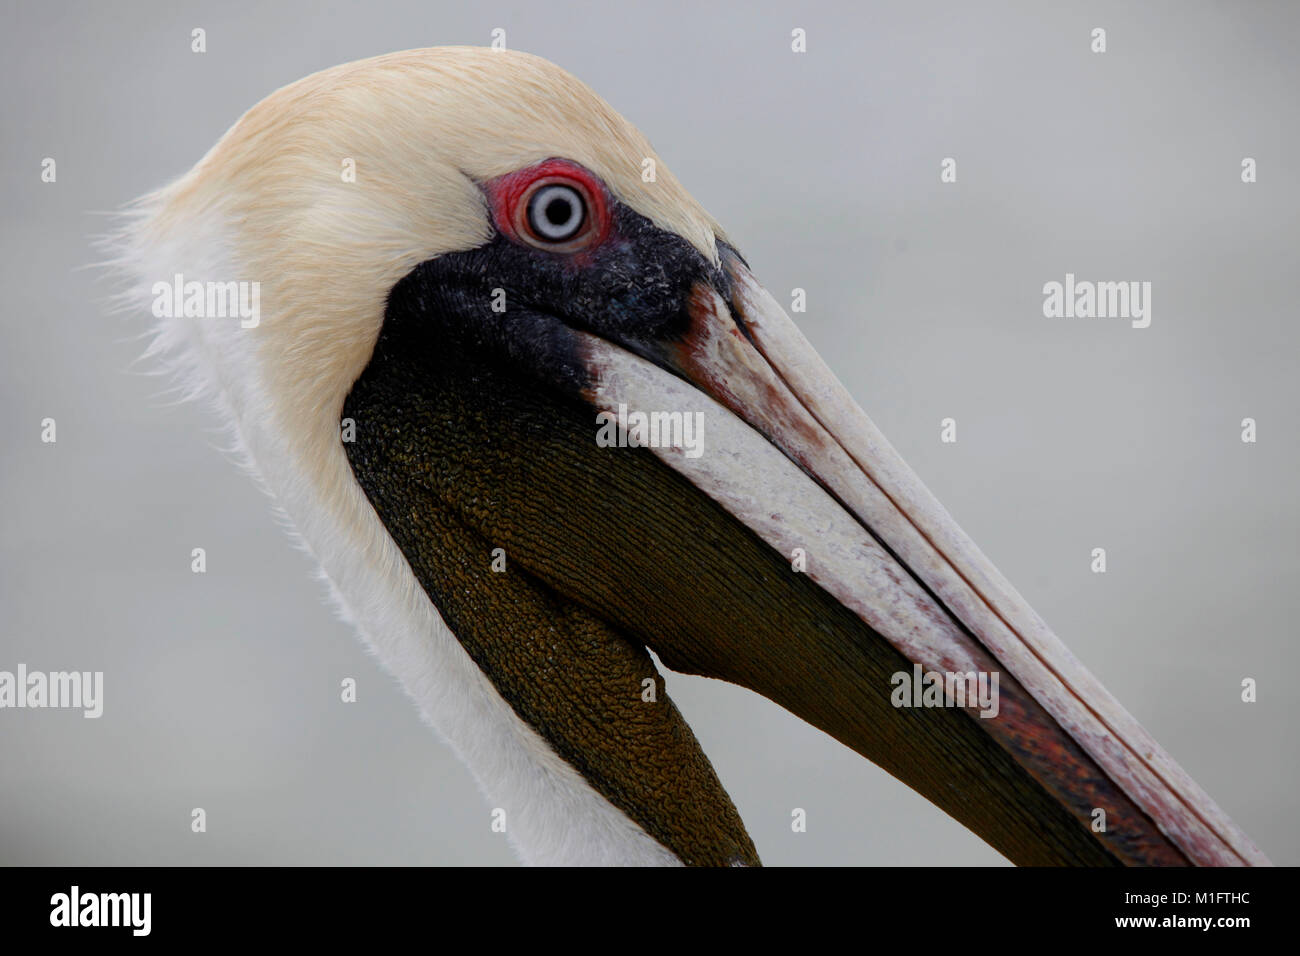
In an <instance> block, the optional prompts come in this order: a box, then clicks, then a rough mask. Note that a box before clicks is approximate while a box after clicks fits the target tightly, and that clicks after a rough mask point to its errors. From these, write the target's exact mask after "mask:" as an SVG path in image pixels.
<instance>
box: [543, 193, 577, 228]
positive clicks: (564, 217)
mask: <svg viewBox="0 0 1300 956" xmlns="http://www.w3.org/2000/svg"><path fill="white" fill-rule="evenodd" d="M571 215H573V208H572V206H571V205H570V203H569V200H567V199H565V198H563V197H562V196H556V197H555V198H554V199H552V200H551V201H550V202H548V203H547V204H546V221H547V222H549V223H550V224H551V225H552V226H562V225H564V224H565V223H566V222H568V221H569V217H570V216H571Z"/></svg>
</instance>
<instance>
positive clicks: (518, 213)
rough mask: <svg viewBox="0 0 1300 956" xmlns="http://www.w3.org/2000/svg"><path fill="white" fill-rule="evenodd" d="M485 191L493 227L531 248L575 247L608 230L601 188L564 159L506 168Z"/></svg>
mask: <svg viewBox="0 0 1300 956" xmlns="http://www.w3.org/2000/svg"><path fill="white" fill-rule="evenodd" d="M487 192H488V198H489V200H490V201H491V204H492V216H493V219H495V220H496V226H497V229H499V230H500V231H501V233H502V234H503V235H504V236H506V237H507V238H509V239H513V240H515V241H516V242H522V243H525V244H527V245H530V246H532V247H533V248H535V249H542V250H544V251H546V252H564V253H568V252H581V251H583V250H586V249H591V248H593V247H594V246H597V245H599V244H600V243H601V242H603V241H604V239H605V236H606V235H608V234H609V203H608V201H607V199H606V193H605V187H604V186H603V185H602V184H601V182H600V180H598V179H597V178H596V177H595V176H593V175H592V174H591V173H590V172H588V171H587V170H586V169H584V168H583V167H582V166H579V165H578V164H577V163H573V162H570V161H569V160H567V159H547V160H543V161H542V162H540V163H537V164H536V165H534V166H529V167H527V168H525V169H520V170H517V171H515V172H513V173H507V174H506V175H505V176H501V177H498V178H497V179H494V180H492V181H491V182H490V183H488V185H487ZM539 199H542V200H544V202H541V203H539V202H538V201H537V200H539ZM566 204H568V205H567V206H566ZM574 204H580V206H581V208H580V209H576V208H573V206H574Z"/></svg>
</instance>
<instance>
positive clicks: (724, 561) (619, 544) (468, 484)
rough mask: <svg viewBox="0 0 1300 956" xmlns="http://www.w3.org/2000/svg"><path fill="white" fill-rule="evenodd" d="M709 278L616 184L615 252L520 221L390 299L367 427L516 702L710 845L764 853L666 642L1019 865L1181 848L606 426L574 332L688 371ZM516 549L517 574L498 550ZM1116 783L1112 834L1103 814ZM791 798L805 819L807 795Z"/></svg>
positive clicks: (651, 828)
mask: <svg viewBox="0 0 1300 956" xmlns="http://www.w3.org/2000/svg"><path fill="white" fill-rule="evenodd" d="M698 282H707V283H710V284H712V285H713V286H714V288H716V289H718V290H719V291H721V292H722V293H723V295H724V298H729V296H728V295H727V291H728V290H727V285H726V279H725V277H724V276H723V275H722V273H721V272H719V271H718V270H717V269H716V268H715V267H713V265H712V264H711V263H710V262H709V261H708V260H707V259H705V258H704V257H703V256H702V255H700V254H699V252H698V251H697V250H695V249H694V247H692V246H691V245H690V244H689V243H687V242H686V241H685V240H684V239H682V238H681V237H680V236H677V235H674V234H671V233H668V232H664V231H663V230H660V229H658V228H656V227H655V226H654V225H653V224H651V223H650V222H649V221H648V220H646V219H645V218H644V217H642V216H640V215H638V214H637V213H635V212H633V211H632V210H630V209H628V208H626V207H623V206H621V205H619V204H617V203H612V204H611V228H610V231H609V234H608V236H607V237H606V239H605V241H604V242H603V243H602V244H601V245H600V246H599V247H597V248H595V249H593V250H590V251H587V252H582V253H578V254H559V253H550V252H546V251H543V250H539V249H535V248H533V247H531V246H528V245H526V244H524V243H522V242H519V241H517V240H512V239H509V238H507V237H506V236H504V235H500V234H498V235H496V236H494V237H493V238H492V239H491V240H490V241H489V242H487V243H486V244H484V245H483V246H481V247H480V248H477V249H473V250H469V251H466V252H460V253H455V254H451V255H446V256H441V257H439V258H437V259H434V260H431V261H429V262H425V263H422V264H421V265H420V266H418V267H416V269H414V270H413V271H412V272H411V273H410V274H409V275H408V276H406V277H405V278H404V279H403V280H402V281H401V282H399V283H398V284H397V286H396V287H395V288H394V289H393V291H392V293H391V295H390V296H389V301H388V307H387V311H386V314H385V320H384V326H383V329H382V331H381V334H380V337H379V340H378V342H377V344H376V346H375V351H374V354H373V357H372V359H371V362H370V364H369V366H368V367H367V368H366V370H365V372H364V373H363V374H362V376H361V377H360V378H359V379H358V381H357V382H356V384H355V385H354V387H353V390H352V392H351V394H350V395H349V396H348V399H347V401H346V403H345V406H344V413H343V414H344V417H347V418H352V419H353V420H354V421H355V423H356V428H355V433H356V440H355V441H354V442H351V443H347V444H346V445H345V449H346V451H347V454H348V458H349V461H350V462H351V464H352V468H353V472H354V474H355V475H356V478H357V480H358V482H359V483H360V484H361V487H362V488H363V489H364V490H365V492H366V494H367V496H368V497H369V499H370V502H371V504H372V505H373V506H374V507H375V510H376V511H377V512H378V514H379V516H380V517H381V519H382V520H383V521H384V524H385V526H386V527H387V528H388V530H389V532H390V534H392V536H393V538H394V540H395V541H396V542H397V544H398V546H399V547H400V548H401V550H402V552H403V554H404V555H405V556H406V558H407V560H408V562H409V563H410V565H411V568H412V570H413V571H414V573H415V575H416V577H417V578H418V580H419V581H420V583H421V584H422V586H423V587H424V589H425V591H426V593H427V594H428V595H429V597H430V599H431V600H432V601H433V603H434V604H435V605H436V606H437V607H438V609H439V611H440V612H441V614H442V615H443V617H444V619H445V620H446V622H447V624H448V625H449V626H450V628H451V629H452V631H453V632H454V633H455V635H456V637H457V638H458V640H459V641H460V642H461V644H462V645H463V646H464V648H465V650H466V651H467V652H468V653H469V655H470V656H471V658H473V660H474V661H475V663H476V664H477V665H478V666H479V667H480V669H481V670H482V671H483V673H484V674H485V675H486V676H487V677H488V679H489V680H490V681H491V682H492V684H493V685H494V687H495V688H496V689H497V691H498V692H499V693H500V694H501V696H502V697H503V698H504V699H505V700H506V701H507V702H508V703H509V704H510V706H511V707H512V708H513V709H514V711H515V713H516V714H518V715H519V717H520V718H521V719H522V720H523V721H524V722H525V723H527V724H528V725H529V726H531V727H532V728H534V729H535V730H536V731H537V732H538V733H539V734H540V735H541V736H542V737H543V738H544V739H545V740H546V741H547V742H548V743H549V744H550V746H551V747H552V748H553V749H554V750H555V751H556V753H557V754H559V756H560V757H562V758H563V759H564V760H565V761H567V762H568V763H569V764H570V765H571V766H572V767H574V768H575V769H576V770H577V771H578V772H579V773H581V774H582V775H583V777H584V778H585V779H586V780H587V781H588V782H589V783H590V784H591V786H592V787H594V788H595V789H596V791H597V792H599V793H600V794H601V795H603V796H604V797H605V798H606V799H607V800H609V801H610V802H611V803H612V804H613V805H614V806H616V807H618V808H619V809H620V810H622V811H623V812H624V813H625V814H627V815H628V816H629V817H630V818H631V819H632V820H634V821H636V822H637V823H638V824H639V825H640V826H641V827H642V829H644V830H645V831H646V832H647V833H648V834H650V836H652V837H653V838H654V839H656V840H658V841H659V842H660V843H661V844H663V845H664V846H665V847H667V848H669V849H670V850H672V851H673V852H674V853H675V854H676V855H677V856H678V857H679V858H680V859H681V860H682V861H683V862H686V863H688V864H696V865H731V864H734V863H745V864H750V865H754V864H757V863H758V857H757V853H756V852H755V850H754V846H753V843H752V842H751V841H750V839H749V836H748V834H747V833H746V832H745V828H744V825H743V824H742V822H741V820H740V817H739V815H738V814H737V812H736V810H735V807H734V806H733V804H732V802H731V800H730V798H729V797H728V795H727V793H726V791H725V790H724V789H723V787H722V785H721V783H720V782H719V781H718V779H717V776H716V774H715V773H714V771H713V768H712V766H711V764H710V763H709V761H708V759H707V758H706V757H705V756H704V754H703V752H702V750H701V748H700V747H699V745H698V743H697V742H696V740H695V738H694V735H693V734H692V733H691V730H690V728H689V727H688V726H687V724H686V721H685V720H684V719H683V718H682V716H681V714H680V713H679V712H678V711H677V709H676V707H675V706H674V705H673V704H672V702H671V701H670V700H669V698H668V696H667V694H666V693H665V691H664V683H663V678H662V677H661V675H659V674H658V673H657V671H656V670H655V667H654V664H653V662H652V661H651V659H650V656H649V654H648V653H647V648H651V649H653V650H654V651H655V652H656V653H657V654H658V655H659V656H660V658H661V659H662V660H663V662H664V663H665V664H666V665H667V666H669V667H671V668H673V669H674V670H679V671H683V672H686V673H695V674H703V675H706V676H711V677H718V678H721V679H725V680H729V681H733V682H736V683H740V684H742V685H744V686H747V687H751V688H754V689H757V690H759V691H760V692H761V693H763V694H764V695H765V696H768V697H770V698H771V699H773V700H775V701H776V702H777V703H779V704H781V705H782V706H785V707H786V708H787V709H790V710H792V711H794V712H795V713H798V714H799V715H800V716H802V717H804V719H807V720H809V721H810V722H812V723H814V724H815V725H816V726H818V727H821V728H822V729H824V730H826V731H827V732H828V733H831V734H832V735H833V736H835V737H836V738H837V739H839V740H841V741H843V742H844V743H846V744H847V745H848V746H850V747H852V748H853V749H855V750H857V751H858V752H859V753H861V754H863V755H864V756H866V757H868V758H869V759H871V760H872V761H873V762H875V763H877V764H879V765H880V766H882V767H884V768H885V769H886V770H887V771H889V772H890V773H892V774H893V775H895V776H897V777H899V778H900V779H901V780H903V781H904V782H906V783H907V784H908V785H909V786H911V787H913V788H914V789H916V790H918V791H919V792H921V793H922V794H924V795H925V796H927V797H928V798H929V799H930V800H932V801H933V802H935V803H936V804H937V805H939V806H940V807H941V808H943V809H944V810H945V811H947V812H948V813H949V814H951V815H952V816H954V817H956V818H957V819H958V820H960V821H962V822H963V823H966V824H967V825H968V826H970V827H971V828H972V829H975V830H976V831H977V832H979V833H980V834H981V835H982V836H983V837H984V838H985V839H986V840H988V841H989V842H990V843H992V844H993V845H994V846H995V847H996V848H998V849H999V850H1000V851H1001V852H1003V853H1004V854H1006V855H1007V856H1008V857H1010V858H1011V859H1012V860H1013V861H1015V862H1019V863H1068V864H1091V865H1105V864H1111V865H1113V864H1115V863H1117V862H1131V861H1133V860H1146V861H1153V860H1154V861H1158V862H1166V863H1176V862H1178V861H1179V859H1181V857H1179V856H1178V855H1177V852H1176V851H1172V850H1171V849H1170V848H1169V847H1168V844H1167V843H1166V842H1165V841H1164V840H1163V838H1162V837H1160V835H1159V834H1158V831H1156V830H1155V828H1154V827H1153V826H1152V824H1151V823H1150V821H1149V820H1148V819H1147V818H1146V817H1145V816H1144V815H1143V814H1142V813H1141V812H1140V811H1139V810H1138V809H1137V808H1136V807H1134V806H1133V805H1132V804H1131V803H1130V802H1129V801H1128V800H1127V798H1125V797H1124V796H1123V794H1121V793H1119V792H1118V791H1116V790H1115V788H1114V787H1113V785H1111V784H1110V783H1109V781H1108V780H1106V779H1105V777H1104V775H1102V774H1101V773H1100V771H1098V770H1096V768H1095V766H1093V765H1092V764H1091V762H1090V761H1088V760H1087V758H1086V757H1084V756H1082V754H1081V753H1074V754H1068V755H1066V756H1067V757H1068V758H1069V760H1070V761H1072V763H1071V766H1076V767H1077V768H1078V769H1077V774H1076V776H1075V778H1074V779H1072V780H1071V781H1070V785H1069V787H1068V790H1069V792H1068V793H1065V794H1062V792H1060V791H1059V790H1057V791H1054V792H1049V791H1047V790H1045V789H1044V788H1043V786H1042V785H1040V784H1039V783H1038V782H1037V780H1036V779H1035V778H1034V776H1033V775H1032V774H1030V773H1028V772H1027V771H1026V769H1025V765H1026V762H1029V763H1032V761H1033V760H1035V759H1040V758H1042V756H1043V755H1039V754H1035V753H1034V748H1035V746H1036V743H1035V741H1034V740H1033V739H1032V738H1031V737H1029V736H1025V737H1023V738H1020V737H1017V736H1016V734H1015V731H1014V729H1013V730H1012V732H1011V734H1010V737H1009V739H1010V741H1011V743H1010V744H1009V745H1008V744H1007V743H1006V742H1005V741H1004V743H1003V744H1002V745H999V744H998V743H995V742H994V741H993V740H992V739H991V737H990V736H989V735H988V734H986V733H985V732H984V729H983V728H981V727H979V726H977V723H976V722H975V721H974V720H973V719H972V718H971V717H970V716H969V715H968V714H967V713H966V712H965V711H962V710H957V709H931V710H920V709H913V708H895V707H893V706H892V705H891V703H890V700H889V697H890V690H891V688H892V685H891V682H890V675H892V674H894V673H896V672H899V671H910V670H911V663H910V662H909V661H907V660H906V659H905V658H904V657H903V656H902V655H901V654H900V653H899V652H898V651H897V650H895V649H894V648H893V646H892V645H890V644H889V643H888V642H887V641H885V640H884V639H883V638H881V637H880V636H879V635H877V634H875V633H874V632H873V631H872V630H871V629H870V628H869V627H867V625H865V624H864V623H863V622H862V621H861V620H860V619H859V618H857V617H856V616H855V615H854V614H852V613H851V612H850V611H848V610H847V609H845V608H844V607H843V606H841V605H840V604H839V603H838V602H836V601H835V600H834V599H832V598H831V597H829V596H828V595H827V594H826V593H825V592H824V591H822V590H821V589H820V588H819V587H818V586H817V585H816V584H814V583H813V582H812V580H811V579H810V578H809V577H808V576H807V575H804V574H797V573H792V571H791V568H790V565H789V563H788V562H787V561H786V559H785V557H784V556H782V555H780V554H778V553H776V552H775V551H774V550H772V549H771V548H770V547H769V546H768V545H767V544H766V543H765V542H763V541H762V540H761V539H759V538H758V537H757V536H756V535H754V534H753V533H752V532H750V531H749V529H747V528H746V527H744V526H743V525H741V524H740V523H739V522H738V521H736V520H735V519H734V518H733V517H732V516H731V515H730V514H728V513H727V512H726V511H725V510H724V509H723V508H722V507H721V506H719V505H717V504H716V503H715V502H714V501H712V500H711V499H710V498H708V497H707V496H705V495H703V494H701V493H700V492H699V491H697V490H696V489H695V488H694V487H693V486H692V485H690V484H689V483H688V482H687V481H686V480H685V479H684V478H682V477H681V476H680V475H678V474H677V473H676V472H675V471H673V470H671V469H670V468H668V467H667V466H665V465H663V464H662V463H661V462H660V461H659V460H658V459H657V458H655V457H654V456H653V455H652V454H651V453H650V452H649V451H648V450H646V449H641V448H621V449H619V448H600V447H598V446H597V445H596V443H595V433H596V418H595V412H596V410H595V409H594V408H593V407H592V406H591V405H590V404H588V403H587V402H586V400H585V399H584V398H583V391H584V388H585V387H586V385H587V384H588V383H587V378H588V376H587V370H586V366H585V363H584V358H583V354H582V351H581V349H580V347H579V345H578V342H577V339H576V337H575V336H574V334H573V330H575V329H581V330H583V331H587V332H590V333H593V334H595V335H598V336H600V337H602V338H604V339H606V340H608V341H610V342H613V343H616V344H618V345H620V346H622V347H623V348H626V349H628V350H630V351H632V352H635V353H636V354H638V355H641V356H642V357H645V358H647V359H649V360H650V361H653V362H655V363H656V364H659V365H661V366H662V367H665V368H669V369H671V368H672V362H671V359H670V352H669V350H670V348H671V346H672V345H673V344H675V343H677V342H679V341H680V339H681V337H682V336H683V335H685V334H686V333H687V331H688V329H689V325H690V319H689V316H688V314H687V304H688V299H689V295H690V290H691V288H692V286H693V285H695V284H696V283H698ZM496 289H502V290H504V291H505V297H506V310H505V311H504V312H495V311H493V309H492V304H493V298H494V290H496ZM496 548H501V549H504V553H505V558H506V570H505V572H504V573H498V572H495V571H493V570H492V565H493V550H494V549H496ZM993 666H995V665H993V664H992V663H990V667H993ZM647 682H649V684H647ZM648 686H649V687H651V688H653V693H652V694H650V693H647V687H648ZM1001 706H1002V709H1003V712H1004V714H1005V715H1006V719H1007V720H1008V721H1009V722H1010V723H1009V724H1008V726H1011V727H1013V728H1014V727H1015V726H1016V725H1015V723H1014V722H1015V721H1016V720H1017V719H1021V720H1023V721H1024V722H1025V724H1026V725H1028V724H1029V723H1030V722H1031V718H1033V717H1034V716H1036V715H1037V713H1038V712H1037V711H1036V710H1035V708H1036V707H1037V704H1036V703H1034V702H1033V701H1032V700H1031V699H1030V698H1029V697H1028V695H1027V694H1026V693H1025V692H1024V690H1023V688H1020V687H1019V685H1018V684H1016V683H1015V681H1014V680H1012V679H1010V677H1009V675H1005V674H1004V675H1003V685H1002V693H1001ZM755 745H756V746H762V742H761V741H755ZM1048 756H1050V757H1051V759H1052V760H1054V761H1056V760H1057V759H1058V758H1057V756H1056V755H1048ZM1063 801H1064V804H1065V805H1063ZM1098 805H1101V806H1105V807H1106V808H1107V816H1108V819H1109V826H1110V832H1109V833H1108V834H1107V835H1106V838H1105V842H1103V841H1102V840H1099V839H1098V838H1097V836H1096V835H1094V834H1093V833H1091V832H1090V831H1089V829H1088V828H1087V827H1086V826H1084V825H1081V823H1080V820H1084V819H1087V817H1088V814H1089V812H1090V810H1091V808H1092V807H1093V806H1098ZM505 809H506V810H507V815H509V813H510V811H511V809H512V808H509V807H507V808H505ZM864 809H869V808H864ZM773 812H774V813H778V814H779V815H780V816H782V817H783V818H784V820H785V821H787V823H788V819H789V812H790V808H775V809H774V810H773ZM575 825H577V826H581V825H582V824H581V822H578V823H576V824H575ZM1184 862H1185V861H1184Z"/></svg>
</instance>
